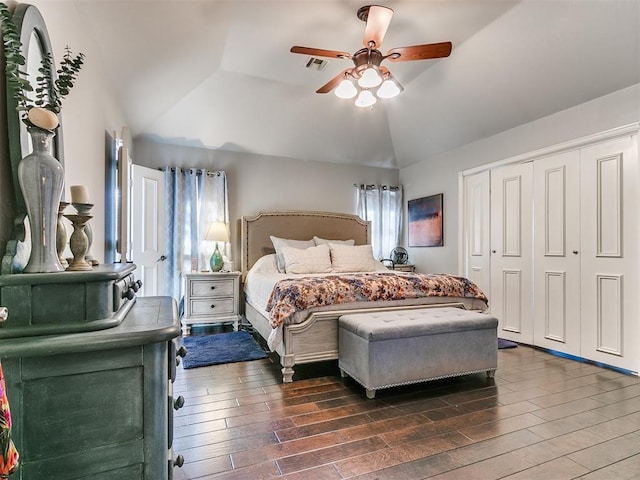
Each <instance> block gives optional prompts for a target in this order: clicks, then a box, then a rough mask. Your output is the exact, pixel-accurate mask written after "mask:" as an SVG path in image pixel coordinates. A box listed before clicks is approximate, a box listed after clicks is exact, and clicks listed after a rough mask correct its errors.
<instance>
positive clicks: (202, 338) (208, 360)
mask: <svg viewBox="0 0 640 480" xmlns="http://www.w3.org/2000/svg"><path fill="white" fill-rule="evenodd" d="M183 344H184V346H185V347H186V349H187V356H186V357H184V359H183V361H182V366H183V368H197V367H206V366H207V365H218V364H221V363H233V362H245V361H247V360H258V359H260V358H266V357H267V354H266V353H265V351H264V350H262V348H260V345H258V342H256V340H255V339H254V338H253V337H252V336H251V334H250V333H249V332H245V331H240V332H231V333H218V334H215V335H198V336H195V337H184V338H183Z"/></svg>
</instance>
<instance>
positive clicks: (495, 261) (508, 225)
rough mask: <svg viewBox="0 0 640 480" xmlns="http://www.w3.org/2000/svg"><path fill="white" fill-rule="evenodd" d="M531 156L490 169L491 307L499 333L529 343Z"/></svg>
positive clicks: (531, 320) (530, 323)
mask: <svg viewBox="0 0 640 480" xmlns="http://www.w3.org/2000/svg"><path fill="white" fill-rule="evenodd" d="M532 173H533V166H532V162H527V163H519V164H514V165H507V166H504V167H500V168H496V169H494V170H492V171H491V299H490V301H491V313H492V314H493V315H495V316H496V317H497V318H498V322H499V323H498V336H499V337H501V338H506V339H509V340H513V341H516V342H521V343H526V344H529V345H532V344H533V315H532V312H533V282H532V278H533V272H532V236H533V234H532V229H533V226H532V210H533V208H532V207H533V202H532V201H531V199H532V195H533V186H532V184H533V182H532V176H533V175H532Z"/></svg>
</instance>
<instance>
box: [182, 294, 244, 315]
mask: <svg viewBox="0 0 640 480" xmlns="http://www.w3.org/2000/svg"><path fill="white" fill-rule="evenodd" d="M190 307H191V308H190V313H191V316H193V317H196V316H208V317H210V316H216V315H229V314H233V313H236V312H235V300H234V298H233V297H228V298H209V299H204V298H203V299H191V301H190Z"/></svg>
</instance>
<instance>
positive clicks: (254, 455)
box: [174, 346, 640, 480]
mask: <svg viewBox="0 0 640 480" xmlns="http://www.w3.org/2000/svg"><path fill="white" fill-rule="evenodd" d="M498 359H499V365H498V370H497V372H496V376H495V378H494V379H487V378H486V377H485V375H484V374H478V375H469V376H466V377H462V378H457V379H448V380H446V381H436V382H429V383H424V384H419V385H414V386H411V387H403V388H393V389H388V390H381V391H379V392H378V394H377V395H376V399H375V400H367V399H366V397H365V394H364V390H363V388H362V387H360V386H359V385H357V384H356V383H355V382H354V381H353V380H350V379H346V380H343V379H341V378H340V375H339V372H338V368H337V363H332V362H330V363H327V364H323V365H319V366H313V367H312V368H308V367H307V368H300V367H299V368H298V370H297V372H298V375H299V378H300V379H299V380H297V381H295V382H293V383H291V384H287V385H283V384H282V383H281V377H280V372H279V365H278V364H277V363H275V362H274V361H272V360H271V359H265V360H257V361H252V362H244V363H235V364H227V365H219V366H212V367H204V368H196V369H191V370H183V369H182V368H179V371H178V378H177V380H176V382H175V384H174V395H176V396H177V395H178V394H180V395H183V396H184V397H185V399H186V404H185V407H184V408H182V409H181V410H179V411H177V412H176V417H175V440H174V453H175V454H178V453H180V454H182V455H184V457H185V464H184V466H183V467H182V468H181V469H179V468H176V469H174V479H177V480H184V479H189V480H191V479H203V480H206V479H214V478H215V479H262V478H276V477H277V478H284V479H287V480H294V479H296V480H298V479H304V480H315V479H318V480H333V479H345V478H357V479H367V480H373V479H385V480H386V479H398V480H407V479H422V478H434V479H442V480H444V479H456V480H461V479H463V480H468V479H486V480H489V479H499V478H506V479H510V480H524V479H526V480H534V479H543V480H563V479H575V478H579V479H584V480H622V479H640V380H639V379H638V377H635V376H629V375H624V374H621V373H618V372H615V371H612V370H607V369H603V368H599V367H597V366H594V365H589V364H585V363H579V362H577V361H574V360H570V359H566V358H560V357H556V356H552V355H549V354H547V353H544V352H542V351H539V350H535V349H532V348H528V347H524V346H519V347H517V348H513V349H507V350H500V351H499V355H498Z"/></svg>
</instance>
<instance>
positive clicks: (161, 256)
mask: <svg viewBox="0 0 640 480" xmlns="http://www.w3.org/2000/svg"><path fill="white" fill-rule="evenodd" d="M166 259H167V256H166V255H160V258H159V259H158V261H159V262H164V261H165V260H166Z"/></svg>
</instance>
